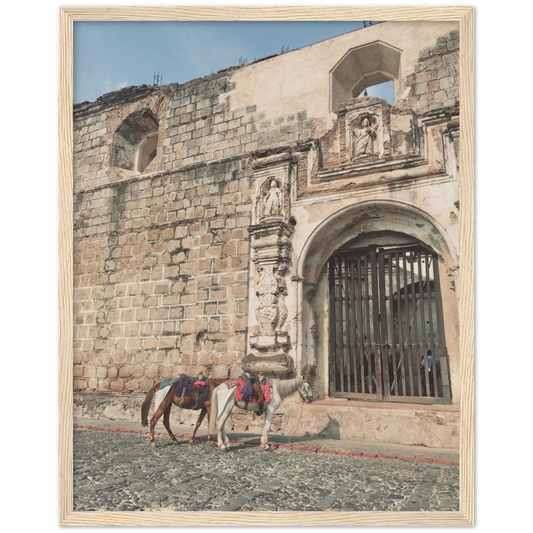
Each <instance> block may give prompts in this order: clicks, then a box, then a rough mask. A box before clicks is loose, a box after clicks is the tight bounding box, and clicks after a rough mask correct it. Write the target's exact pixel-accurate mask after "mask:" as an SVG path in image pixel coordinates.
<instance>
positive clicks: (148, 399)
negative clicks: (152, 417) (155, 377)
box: [141, 383, 159, 427]
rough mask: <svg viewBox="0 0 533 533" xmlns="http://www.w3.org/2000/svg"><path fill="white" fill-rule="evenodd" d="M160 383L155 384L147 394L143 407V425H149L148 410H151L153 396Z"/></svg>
mask: <svg viewBox="0 0 533 533" xmlns="http://www.w3.org/2000/svg"><path fill="white" fill-rule="evenodd" d="M158 385H159V383H158V384H157V385H154V386H153V387H152V388H151V389H150V390H149V391H148V393H147V394H146V398H145V399H144V402H143V404H142V407H141V424H142V425H143V427H146V426H147V425H148V412H149V411H150V404H151V403H152V398H153V397H154V392H155V389H156V387H157V386H158Z"/></svg>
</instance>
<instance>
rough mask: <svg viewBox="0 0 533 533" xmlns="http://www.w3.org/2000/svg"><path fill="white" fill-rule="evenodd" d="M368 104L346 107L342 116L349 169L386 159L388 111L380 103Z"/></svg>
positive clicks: (388, 134)
mask: <svg viewBox="0 0 533 533" xmlns="http://www.w3.org/2000/svg"><path fill="white" fill-rule="evenodd" d="M368 100H369V101H367V99H366V98H364V99H363V102H357V103H348V104H347V105H346V107H345V108H344V109H343V112H342V114H343V115H344V116H345V121H346V148H347V152H348V154H349V158H350V163H351V164H352V165H357V164H359V163H367V162H370V161H372V160H377V159H383V158H386V157H389V156H390V118H389V117H390V109H389V107H388V106H386V105H385V106H384V103H383V101H374V100H375V99H373V98H372V99H368ZM376 100H377V99H376ZM384 107H385V109H384Z"/></svg>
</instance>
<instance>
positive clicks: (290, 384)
mask: <svg viewBox="0 0 533 533" xmlns="http://www.w3.org/2000/svg"><path fill="white" fill-rule="evenodd" d="M270 384H271V389H270V401H269V402H268V403H266V404H265V424H264V426H263V434H262V436H261V448H264V449H265V450H270V449H271V448H270V445H269V444H268V431H269V429H270V424H271V423H272V418H273V417H274V412H275V411H276V409H278V407H279V406H280V405H281V400H283V399H284V398H286V397H287V396H290V395H291V394H293V393H294V392H296V391H298V393H299V394H300V397H301V398H302V400H304V401H306V402H307V403H311V402H312V401H313V393H312V392H311V387H310V386H309V383H308V382H307V379H306V378H305V377H302V378H296V379H286V380H285V379H284V380H280V379H272V380H271V381H270ZM236 392H237V387H233V388H231V389H228V388H227V387H226V385H225V384H224V383H223V384H222V385H219V386H218V387H217V388H216V389H215V390H214V391H213V396H212V398H211V416H210V419H209V432H210V433H211V435H214V434H215V431H216V433H217V437H218V442H217V444H218V446H219V448H220V449H221V450H222V451H223V452H227V451H228V448H229V439H228V435H227V433H226V430H225V428H224V426H225V424H226V421H227V419H228V417H229V415H230V414H231V412H232V411H233V408H234V407H235V393H236ZM248 406H249V407H250V409H246V410H248V411H252V410H253V404H248Z"/></svg>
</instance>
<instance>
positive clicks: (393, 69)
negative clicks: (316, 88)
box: [331, 41, 401, 112]
mask: <svg viewBox="0 0 533 533" xmlns="http://www.w3.org/2000/svg"><path fill="white" fill-rule="evenodd" d="M400 68H401V50H399V49H397V48H394V47H392V46H390V45H388V44H386V43H383V42H381V41H376V42H374V43H370V44H367V45H364V46H360V47H357V48H352V49H351V50H349V51H348V52H347V53H346V54H345V55H344V56H343V57H342V59H341V60H340V61H339V62H338V63H337V64H336V65H335V67H334V68H333V70H332V71H331V110H332V111H333V112H336V111H337V109H338V108H339V106H340V105H341V104H342V103H343V102H346V101H347V100H350V99H352V98H357V97H358V96H360V95H362V94H364V90H365V89H367V90H368V91H369V96H374V95H372V94H370V91H374V90H375V89H369V88H371V87H374V86H379V85H381V84H385V83H387V82H390V83H392V84H395V81H396V80H398V79H399V77H400ZM388 87H389V92H390V84H389V86H388ZM378 97H379V98H382V96H378ZM384 99H385V100H387V101H388V102H389V103H394V102H391V101H390V99H391V96H390V95H389V97H388V99H387V98H384ZM394 100H395V97H394Z"/></svg>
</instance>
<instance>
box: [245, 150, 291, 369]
mask: <svg viewBox="0 0 533 533" xmlns="http://www.w3.org/2000/svg"><path fill="white" fill-rule="evenodd" d="M291 166H292V164H291V158H290V155H289V154H281V155H276V156H273V157H267V158H264V159H261V160H259V161H256V164H255V165H254V170H255V171H254V178H255V189H254V197H253V202H254V205H253V222H254V224H253V225H252V226H250V227H249V228H248V230H249V233H250V239H251V265H250V272H251V277H250V283H251V284H252V287H251V290H250V306H249V314H248V349H249V352H248V354H247V355H246V357H245V358H244V359H243V363H242V367H243V369H244V370H245V371H247V372H250V373H252V374H257V373H259V372H263V373H264V374H265V375H268V376H270V377H275V378H282V377H287V376H289V375H291V374H292V373H293V370H294V360H293V358H292V357H291V356H290V355H289V351H290V348H291V340H290V335H289V333H288V332H287V330H286V322H287V317H288V310H289V305H288V302H287V300H288V299H290V298H291V297H292V296H293V295H290V294H289V289H288V287H287V282H286V274H287V271H288V267H289V263H290V261H291V246H292V245H291V235H292V232H293V230H294V225H293V224H292V223H291V222H290V221H289V220H290V219H289V214H290V205H289V203H290V198H289V180H290V172H291Z"/></svg>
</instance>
